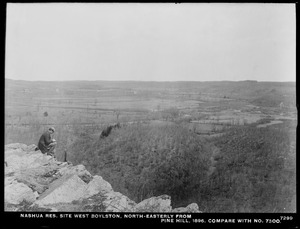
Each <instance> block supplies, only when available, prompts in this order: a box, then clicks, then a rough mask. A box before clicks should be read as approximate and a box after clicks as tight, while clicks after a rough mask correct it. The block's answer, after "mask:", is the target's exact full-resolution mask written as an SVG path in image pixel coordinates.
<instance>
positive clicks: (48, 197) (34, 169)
mask: <svg viewBox="0 0 300 229" xmlns="http://www.w3.org/2000/svg"><path fill="white" fill-rule="evenodd" d="M35 148H36V146H35V145H30V146H27V145H25V144H20V143H14V144H9V145H6V146H5V210H6V211H16V210H18V205H22V209H23V210H24V209H26V211H37V210H44V211H65V212H67V211H98V212H99V211H100V212H200V211H199V209H198V205H197V204H195V203H192V204H190V205H188V206H187V207H182V208H175V209H172V206H171V197H170V196H168V195H161V196H157V197H151V198H149V199H145V200H143V201H141V202H140V203H135V202H134V201H132V200H130V199H129V198H128V197H127V196H125V195H123V194H122V193H120V192H115V191H114V190H113V188H112V186H111V184H110V183H109V182H107V181H105V180H104V179H103V178H102V177H101V176H99V175H95V176H92V175H91V174H90V173H89V172H88V171H87V170H86V168H85V167H84V166H83V165H76V166H73V165H72V164H70V163H67V162H64V163H62V162H59V161H57V160H56V159H55V158H52V157H50V156H47V155H44V154H42V153H41V151H39V150H38V151H35ZM24 204H25V205H26V206H24Z"/></svg>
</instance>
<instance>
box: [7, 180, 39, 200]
mask: <svg viewBox="0 0 300 229" xmlns="http://www.w3.org/2000/svg"><path fill="white" fill-rule="evenodd" d="M6 182H7V183H6V184H8V185H6V186H5V191H4V193H5V195H4V196H5V197H4V199H5V202H8V203H10V204H20V203H21V202H22V201H26V202H28V203H33V202H34V201H35V200H36V195H35V194H34V193H33V191H32V190H31V188H29V187H28V186H27V185H25V184H23V183H19V182H17V181H15V180H14V181H11V180H10V181H8V180H6Z"/></svg>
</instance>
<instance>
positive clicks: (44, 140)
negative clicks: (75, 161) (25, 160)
mask: <svg viewBox="0 0 300 229" xmlns="http://www.w3.org/2000/svg"><path fill="white" fill-rule="evenodd" d="M51 142H52V138H51V135H50V132H49V131H46V132H45V133H43V134H42V136H41V137H40V140H39V143H38V148H39V149H40V150H41V151H42V153H46V152H48V150H49V144H50V143H51Z"/></svg>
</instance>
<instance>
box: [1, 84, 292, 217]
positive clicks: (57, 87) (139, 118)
mask: <svg viewBox="0 0 300 229" xmlns="http://www.w3.org/2000/svg"><path fill="white" fill-rule="evenodd" d="M295 89H296V88H295V83H273V82H256V81H240V82H228V81H223V82H161V83H159V82H134V81H132V82H130V81H126V82H110V81H94V82H88V81H76V82H75V81H72V82H29V81H14V80H8V79H6V81H5V144H8V143H14V142H20V143H24V144H28V145H30V144H37V142H38V139H39V137H40V135H41V134H42V133H43V131H45V130H46V129H47V128H48V127H49V126H50V125H51V126H54V127H55V129H56V133H55V139H56V140H57V142H58V146H57V153H56V154H57V157H58V158H60V156H61V152H63V151H64V150H67V151H68V157H69V160H71V161H72V162H73V163H75V164H76V163H81V164H84V165H85V166H86V167H87V168H88V169H89V170H90V171H91V172H92V173H94V174H97V173H98V174H100V175H101V176H103V177H104V178H105V179H106V180H108V181H109V182H110V183H111V184H112V185H113V186H114V189H115V190H119V191H121V192H122V193H124V194H126V195H128V196H129V197H131V198H132V199H134V198H136V200H135V201H138V200H141V199H144V198H146V197H148V196H152V195H159V194H164V193H166V194H170V195H171V196H172V199H174V203H175V204H176V205H178V206H181V205H185V203H188V201H190V200H191V199H192V200H193V201H195V202H197V203H198V204H199V206H201V208H202V209H203V211H206V212H293V211H295V199H294V198H295V172H296V170H295V160H294V159H295V154H296V149H295V144H296V143H295V142H296V125H297V109H296V93H295V91H296V90H295ZM117 122H119V123H120V124H121V128H120V129H115V130H113V131H112V133H111V135H109V136H108V137H107V138H105V139H103V140H99V135H100V133H101V131H102V130H103V129H104V128H105V127H107V126H108V125H109V124H112V123H117ZM216 152H217V153H216ZM283 158H284V159H283ZM266 166H267V167H266ZM272 179H273V180H272ZM220 180H222V182H223V183H220V182H219V181H220ZM218 190H219V191H218ZM249 190H251V193H250V191H249ZM272 190H275V191H276V193H272ZM266 196H268V198H266ZM261 197H263V198H265V200H264V201H262V199H261ZM233 200H234V201H233ZM275 200H276V201H277V202H276V201H275ZM285 200H286V202H285ZM274 201H275V202H274Z"/></svg>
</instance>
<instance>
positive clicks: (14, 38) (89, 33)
mask: <svg viewBox="0 0 300 229" xmlns="http://www.w3.org/2000/svg"><path fill="white" fill-rule="evenodd" d="M295 49H296V19H295V5H294V4H259V3H258V4H245V3H243V4H216V3H207V4H204V3H189V4H171V3H166V4H153V3H152V4H145V3H139V4H138V3H136V4H134V3H132V4H129V3H126V4H117V3H114V4H113V3H34V4H28V3H8V5H7V26H6V65H5V67H6V70H5V77H6V78H10V79H21V80H50V81H52V80H53V81H56V80H59V81H61V80H146V81H215V80H234V81H235V80H258V81H295V79H296V70H295V68H296V61H295V58H296V57H295V56H296V50H295Z"/></svg>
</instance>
